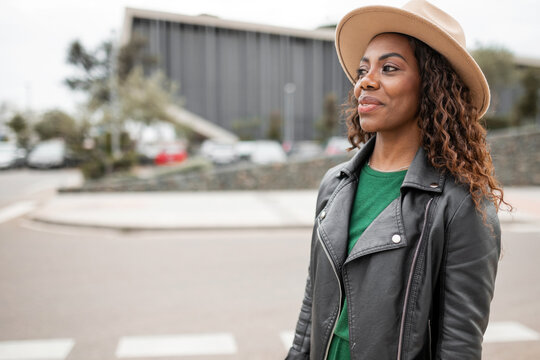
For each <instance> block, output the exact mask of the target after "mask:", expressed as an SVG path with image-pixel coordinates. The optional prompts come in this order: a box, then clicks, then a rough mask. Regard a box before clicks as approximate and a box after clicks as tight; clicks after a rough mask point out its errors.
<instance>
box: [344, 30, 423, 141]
mask: <svg viewBox="0 0 540 360" xmlns="http://www.w3.org/2000/svg"><path fill="white" fill-rule="evenodd" d="M358 75H359V78H358V81H357V82H356V85H355V86H354V95H355V96H356V98H357V99H358V114H359V115H360V126H361V127H362V129H363V130H364V131H366V132H373V133H374V132H378V133H385V132H386V133H388V132H394V133H400V134H406V133H407V131H406V130H411V129H412V130H415V128H413V127H416V128H417V125H416V117H417V113H418V107H419V104H420V74H419V72H418V64H417V61H416V58H415V56H414V52H413V49H412V48H411V45H410V44H409V41H408V39H407V38H406V37H405V36H402V35H398V34H381V35H377V36H376V37H374V38H373V39H372V40H371V42H370V43H369V45H368V47H367V49H366V52H365V53H364V56H363V58H362V60H361V62H360V66H359V68H358Z"/></svg>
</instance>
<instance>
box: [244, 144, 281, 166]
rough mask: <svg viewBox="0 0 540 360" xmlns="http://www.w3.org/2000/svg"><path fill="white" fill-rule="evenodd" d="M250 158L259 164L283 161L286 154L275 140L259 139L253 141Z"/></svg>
mask: <svg viewBox="0 0 540 360" xmlns="http://www.w3.org/2000/svg"><path fill="white" fill-rule="evenodd" d="M250 160H251V162H253V163H255V164H260V165H266V164H275V163H284V162H286V161H287V155H286V154H285V151H284V150H283V147H282V146H281V144H280V143H278V142H277V141H271V140H260V141H256V142H255V144H254V147H253V151H252V153H251V158H250Z"/></svg>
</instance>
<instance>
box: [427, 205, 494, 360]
mask: <svg viewBox="0 0 540 360" xmlns="http://www.w3.org/2000/svg"><path fill="white" fill-rule="evenodd" d="M485 204H486V205H485V207H484V211H485V216H483V215H482V213H481V212H479V211H477V210H476V208H475V204H474V202H473V200H472V198H471V196H470V195H468V196H466V197H465V198H464V199H463V200H462V201H461V204H460V205H459V207H458V208H457V210H456V212H455V213H454V215H453V216H452V218H451V219H450V222H449V224H448V226H447V228H446V250H445V252H444V257H443V264H442V267H441V278H440V279H441V284H440V291H441V293H440V303H439V306H440V307H439V309H440V312H439V319H438V321H439V337H438V342H437V347H436V356H435V358H436V359H440V360H454V359H461V360H480V359H481V357H482V341H483V336H484V332H485V331H486V327H487V325H488V320H489V309H490V303H491V299H492V298H493V291H494V286H495V275H496V273H497V265H498V261H499V256H500V250H501V241H500V239H501V237H500V235H501V233H500V225H499V220H498V217H497V213H496V211H495V207H494V206H493V204H491V203H490V202H489V201H487V200H486V202H485Z"/></svg>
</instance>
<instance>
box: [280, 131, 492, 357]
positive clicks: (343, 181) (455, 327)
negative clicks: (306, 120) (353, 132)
mask: <svg viewBox="0 0 540 360" xmlns="http://www.w3.org/2000/svg"><path fill="white" fill-rule="evenodd" d="M373 147H374V139H371V141H369V142H368V143H367V144H366V145H365V146H364V147H363V148H362V149H361V150H360V151H359V152H358V153H357V154H356V155H355V156H354V157H353V158H352V159H351V160H350V161H348V162H346V163H344V164H341V165H338V166H336V167H334V168H332V169H330V170H329V171H328V172H327V173H326V175H325V176H324V178H323V180H322V183H321V186H320V189H319V195H318V199H317V210H316V221H315V225H314V229H313V236H312V242H311V258H310V267H309V274H308V278H307V284H306V290H305V296H304V301H303V304H302V308H301V312H300V316H299V319H298V323H297V326H296V333H295V336H294V342H293V346H292V348H291V349H290V351H289V353H288V355H287V359H288V360H296V359H311V360H322V359H325V358H326V356H327V353H328V348H329V346H330V340H331V338H332V336H333V331H334V327H335V324H336V321H337V318H338V316H339V313H340V310H341V306H342V303H343V299H344V297H345V296H346V298H347V302H348V319H349V335H350V348H351V358H352V360H360V359H362V360H386V359H392V360H410V359H448V360H466V359H478V360H480V358H481V353H482V339H483V334H484V331H485V329H486V327H487V324H488V317H489V307H490V302H491V299H492V297H493V290H494V282H495V275H496V272H497V263H498V259H499V254H500V226H499V221H498V218H497V214H496V210H495V207H494V206H493V204H492V203H490V202H489V201H487V200H486V201H485V203H484V209H485V210H484V211H485V220H484V217H483V215H482V214H481V213H480V212H478V211H477V210H476V208H475V205H474V202H473V201H472V199H471V195H470V193H469V190H468V187H467V186H464V185H462V184H458V183H456V182H455V181H454V179H453V178H452V177H450V176H444V175H442V174H441V173H439V172H438V171H437V170H436V169H434V168H433V167H432V166H431V165H430V164H429V162H428V160H427V158H426V155H425V152H424V150H423V149H422V148H420V150H418V153H417V154H416V156H415V158H414V160H413V162H412V163H411V166H410V167H409V170H408V172H407V174H406V176H405V180H404V181H403V184H402V186H401V195H400V197H399V198H398V199H396V200H394V201H393V202H392V203H391V204H390V205H389V206H388V207H387V208H386V209H385V210H383V212H382V213H381V214H380V215H379V216H378V217H377V218H376V219H375V220H374V221H373V223H372V224H371V225H370V226H369V227H368V228H367V229H366V230H365V231H364V233H363V234H362V236H361V238H360V239H359V240H358V242H357V243H356V245H355V246H354V248H353V249H352V251H351V252H350V254H349V255H348V256H347V253H346V251H347V250H346V249H347V241H348V230H349V216H350V211H351V207H352V204H353V201H354V197H355V192H356V187H357V184H358V173H359V171H360V169H361V168H362V166H363V165H364V163H365V162H366V161H367V159H368V157H369V155H370V154H371V152H372V151H373Z"/></svg>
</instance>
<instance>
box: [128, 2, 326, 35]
mask: <svg viewBox="0 0 540 360" xmlns="http://www.w3.org/2000/svg"><path fill="white" fill-rule="evenodd" d="M135 18H140V19H151V20H158V21H170V22H174V23H182V24H191V25H200V26H209V27H215V28H221V29H231V30H240V31H250V32H260V33H266V34H275V35H284V36H292V37H298V38H305V39H316V40H325V41H334V34H335V29H316V30H302V29H294V28H286V27H280V26H273V25H264V24H256V23H249V22H242V21H233V20H224V19H220V18H218V17H214V16H210V15H199V16H190V15H182V14H174V13H169V12H162V11H154V10H145V9H136V8H129V7H128V8H126V9H125V13H124V25H123V29H122V39H121V42H122V44H125V43H127V42H129V39H130V37H131V29H132V24H133V19H135Z"/></svg>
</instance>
